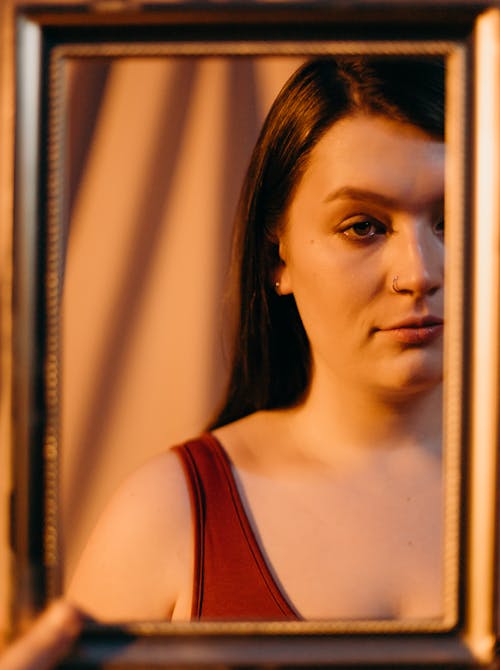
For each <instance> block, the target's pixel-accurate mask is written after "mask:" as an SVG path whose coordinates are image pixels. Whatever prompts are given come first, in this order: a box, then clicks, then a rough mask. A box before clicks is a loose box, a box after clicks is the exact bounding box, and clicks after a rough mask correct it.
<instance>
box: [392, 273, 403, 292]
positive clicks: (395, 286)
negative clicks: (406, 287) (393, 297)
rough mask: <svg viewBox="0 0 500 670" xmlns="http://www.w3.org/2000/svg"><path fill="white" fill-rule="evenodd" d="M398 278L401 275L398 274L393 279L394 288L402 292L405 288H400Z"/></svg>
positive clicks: (395, 290)
mask: <svg viewBox="0 0 500 670" xmlns="http://www.w3.org/2000/svg"><path fill="white" fill-rule="evenodd" d="M398 279H399V276H398V275H396V276H395V277H394V279H393V280H392V290H393V291H394V293H402V291H403V289H400V288H399V287H398Z"/></svg>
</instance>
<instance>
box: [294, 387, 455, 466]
mask: <svg viewBox="0 0 500 670" xmlns="http://www.w3.org/2000/svg"><path fill="white" fill-rule="evenodd" d="M325 391H326V389H325V388H324V384H322V383H320V380H318V379H313V381H312V383H311V386H310V389H309V392H308V394H307V396H306V397H305V399H304V401H303V402H302V403H301V404H300V405H298V406H297V407H295V408H293V409H292V410H290V411H291V413H292V414H293V415H294V421H293V423H294V424H295V426H294V427H293V430H295V431H298V432H296V434H298V435H301V436H306V435H307V436H308V438H309V437H310V438H311V439H312V441H313V442H314V443H315V445H316V450H321V451H322V450H323V449H324V456H325V457H326V456H327V455H328V454H331V453H332V450H331V449H332V445H331V441H330V440H329V441H328V442H329V444H325V440H324V436H325V435H331V436H332V438H333V441H334V443H335V451H336V452H337V454H336V455H337V456H338V455H340V452H342V451H344V452H345V454H346V455H348V457H349V458H351V457H352V458H355V457H358V456H360V455H362V454H365V455H368V454H373V453H376V452H377V451H378V452H380V450H386V451H387V450H392V449H394V448H399V447H405V446H406V447H418V448H424V449H426V450H428V451H429V455H431V454H434V455H436V456H439V454H440V451H441V436H442V384H438V385H436V386H434V387H432V388H431V389H425V390H421V391H420V392H418V393H417V392H413V393H410V392H408V393H403V392H400V391H399V390H398V392H397V393H396V392H378V393H376V392H375V393H374V392H373V389H368V390H360V389H359V388H352V387H351V388H350V387H348V386H342V385H338V384H337V385H335V387H334V389H331V388H330V389H329V390H328V392H325ZM307 441H309V440H307ZM323 445H324V446H323ZM318 456H320V454H318Z"/></svg>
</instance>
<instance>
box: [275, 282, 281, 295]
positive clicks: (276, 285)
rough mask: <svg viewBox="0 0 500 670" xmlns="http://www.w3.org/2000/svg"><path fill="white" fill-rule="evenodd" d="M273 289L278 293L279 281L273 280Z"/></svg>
mask: <svg viewBox="0 0 500 670" xmlns="http://www.w3.org/2000/svg"><path fill="white" fill-rule="evenodd" d="M274 289H275V291H276V293H277V294H278V295H279V292H280V283H279V281H275V282H274Z"/></svg>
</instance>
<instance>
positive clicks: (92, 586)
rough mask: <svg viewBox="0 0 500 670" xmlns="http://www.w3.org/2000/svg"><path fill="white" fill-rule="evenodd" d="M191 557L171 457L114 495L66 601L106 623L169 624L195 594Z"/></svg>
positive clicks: (178, 470) (182, 487) (187, 519)
mask: <svg viewBox="0 0 500 670" xmlns="http://www.w3.org/2000/svg"><path fill="white" fill-rule="evenodd" d="M193 551H194V548H193V534H192V520H191V504H190V497H189V491H188V488H187V484H186V479H185V476H184V472H183V468H182V464H181V461H180V459H179V457H178V455H177V454H175V453H174V452H172V451H167V452H165V453H163V454H161V455H159V456H157V457H155V458H153V459H152V460H150V461H149V462H147V463H146V464H145V465H143V466H142V467H140V468H139V469H138V470H137V471H136V472H134V473H133V474H132V475H131V476H130V477H128V478H127V480H126V481H125V482H124V483H123V484H122V485H121V487H120V488H119V489H118V491H117V492H116V493H115V495H114V496H113V498H112V499H111V501H110V503H109V504H108V506H107V508H106V509H105V511H104V513H103V515H102V516H101V518H100V520H99V522H98V524H97V526H96V528H95V529H94V531H93V533H92V535H91V537H90V540H89V542H88V544H87V546H86V548H85V551H84V553H83V555H82V557H81V560H80V562H79V565H78V567H77V570H76V572H75V575H74V577H73V580H72V583H71V587H70V590H69V594H68V595H69V598H70V599H71V600H73V601H74V602H75V603H76V604H77V605H79V606H80V607H82V608H83V609H85V610H86V611H87V612H88V613H89V614H90V615H91V616H95V617H96V618H98V619H101V620H105V621H111V620H114V621H119V620H122V621H125V620H132V619H135V620H138V619H167V618H171V617H172V616H174V614H175V609H176V607H178V604H179V603H180V602H183V601H186V599H189V597H190V595H191V584H192V569H193V567H192V566H193ZM187 609H189V608H188V607H187ZM188 615H189V613H187V616H188Z"/></svg>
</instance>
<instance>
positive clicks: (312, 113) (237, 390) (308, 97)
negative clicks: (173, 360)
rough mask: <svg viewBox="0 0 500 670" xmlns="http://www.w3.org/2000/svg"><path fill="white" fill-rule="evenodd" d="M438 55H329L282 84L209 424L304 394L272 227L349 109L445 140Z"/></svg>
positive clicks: (246, 208)
mask: <svg viewBox="0 0 500 670" xmlns="http://www.w3.org/2000/svg"><path fill="white" fill-rule="evenodd" d="M444 72H445V69H444V61H443V59H442V58H434V57H432V58H422V57H411V56H406V57H398V58H394V57H327V58H318V59H314V60H312V61H309V62H307V63H306V64H305V65H303V66H302V67H301V68H300V69H299V70H297V72H295V73H294V74H293V75H292V77H291V78H290V79H289V80H288V81H287V83H286V84H285V85H284V87H283V89H282V90H281V92H280V93H279V95H278V97H277V98H276V100H275V102H274V104H273V105H272V107H271V110H270V112H269V114H268V116H267V118H266V120H265V122H264V125H263V128H262V131H261V133H260V136H259V139H258V141H257V144H256V146H255V149H254V152H253V155H252V158H251V161H250V165H249V168H248V172H247V175H246V178H245V181H244V184H243V189H242V193H241V197H240V202H239V207H238V212H237V216H236V223H235V244H234V255H233V258H234V259H233V264H234V266H235V273H234V275H233V279H234V281H235V285H236V286H237V294H238V298H237V300H238V302H239V306H238V310H239V313H238V318H237V325H236V329H235V341H234V346H233V361H232V367H231V373H230V379H229V385H228V390H227V395H226V399H225V401H224V404H223V407H222V410H221V411H220V412H219V414H218V416H217V418H216V420H215V421H214V422H213V423H212V426H211V427H212V428H215V427H217V426H220V425H223V424H225V423H228V422H230V421H234V420H236V419H238V418H241V417H242V416H245V415H247V414H250V413H251V412H254V411H257V410H259V409H272V408H276V407H286V406H290V405H292V404H294V403H296V402H298V401H299V400H300V398H301V397H302V395H303V394H304V392H305V390H306V389H307V386H308V383H309V376H310V350H309V342H308V339H307V335H306V333H305V331H304V328H303V326H302V322H301V319H300V316H299V314H298V311H297V308H296V305H295V301H294V298H293V296H291V295H290V296H277V295H276V292H275V290H274V286H273V270H274V269H275V268H276V267H277V265H278V263H279V256H278V245H277V231H278V230H279V226H280V224H281V223H282V221H283V219H284V214H285V212H286V211H287V208H288V207H289V205H290V202H291V199H292V197H293V193H294V190H295V188H296V187H297V185H298V183H299V182H300V179H301V177H302V175H303V174H304V172H305V170H306V168H307V165H308V160H309V156H310V154H311V151H312V149H313V148H314V146H315V145H316V144H317V143H318V141H319V140H320V139H321V137H322V136H323V134H324V133H325V132H326V131H327V130H328V128H330V127H331V125H332V124H333V123H335V122H336V121H337V120H339V119H340V118H342V117H344V116H347V115H348V114H352V113H354V112H358V111H360V112H366V113H371V114H377V115H383V116H388V117H390V118H392V119H395V120H399V121H403V122H406V123H411V124H413V125H416V126H418V127H419V128H421V129H423V130H425V131H426V132H428V133H429V134H430V135H432V136H433V137H438V138H443V137H444Z"/></svg>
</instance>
